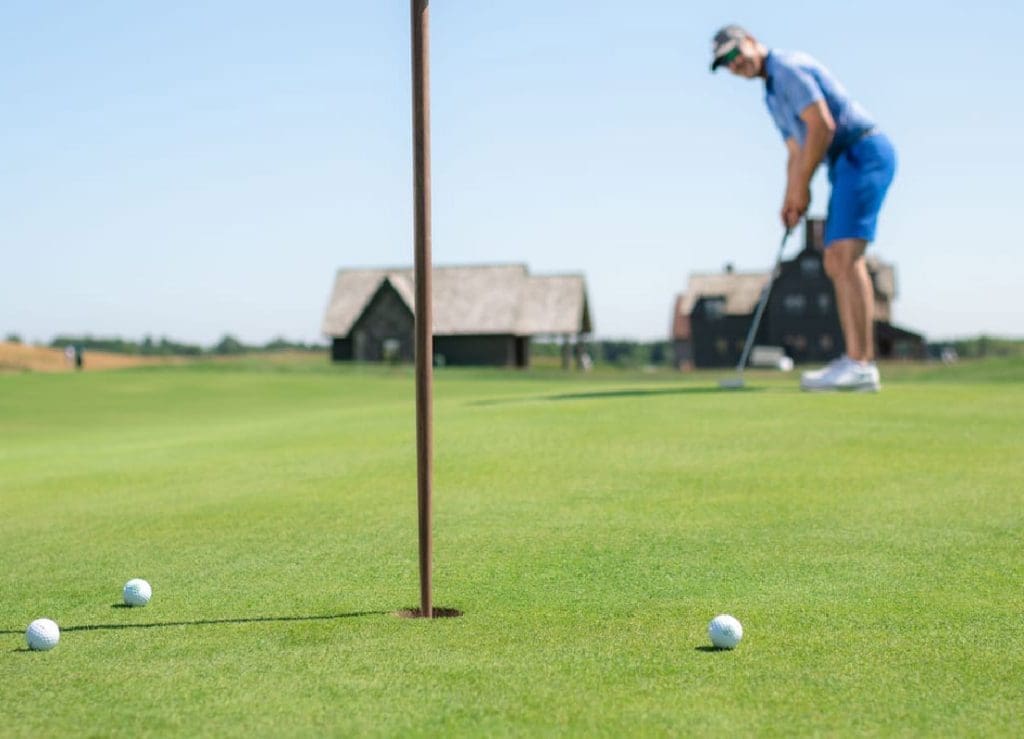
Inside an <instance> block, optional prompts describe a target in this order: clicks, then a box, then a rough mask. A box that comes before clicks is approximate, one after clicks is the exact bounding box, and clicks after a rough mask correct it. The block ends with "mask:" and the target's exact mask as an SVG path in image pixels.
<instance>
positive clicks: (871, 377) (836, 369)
mask: <svg viewBox="0 0 1024 739" xmlns="http://www.w3.org/2000/svg"><path fill="white" fill-rule="evenodd" d="M800 389H801V390H811V391H829V390H852V391H855V392H866V393H877V392H878V391H879V390H881V389H882V382H881V379H880V378H879V375H878V366H877V365H876V364H875V363H874V362H858V361H856V360H853V359H850V358H849V357H848V356H846V355H845V354H844V355H843V356H841V357H839V359H833V360H832V361H831V362H829V363H828V364H827V365H825V366H824V367H822V368H821V369H819V370H812V371H810V372H804V373H803V376H802V377H801V378H800Z"/></svg>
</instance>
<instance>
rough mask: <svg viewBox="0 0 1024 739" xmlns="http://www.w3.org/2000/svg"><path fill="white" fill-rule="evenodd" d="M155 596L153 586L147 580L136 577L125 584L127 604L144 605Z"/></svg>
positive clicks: (125, 600)
mask: <svg viewBox="0 0 1024 739" xmlns="http://www.w3.org/2000/svg"><path fill="white" fill-rule="evenodd" d="M152 597H153V588H151V587H150V586H149V583H148V582H146V581H145V580H140V579H139V578H135V579H134V580H129V581H128V582H126V583H125V584H124V604H125V605H126V606H138V607H141V606H144V605H146V604H147V603H149V599H150V598H152Z"/></svg>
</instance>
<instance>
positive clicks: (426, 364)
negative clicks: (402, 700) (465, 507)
mask: <svg viewBox="0 0 1024 739" xmlns="http://www.w3.org/2000/svg"><path fill="white" fill-rule="evenodd" d="M411 3H412V113H413V115H412V130H413V172H414V175H413V191H414V192H413V197H414V201H415V213H416V215H415V221H416V225H415V234H416V247H415V248H416V262H415V272H416V275H415V277H416V306H415V308H416V316H415V318H416V464H417V499H418V503H419V534H420V614H419V615H420V616H421V617H423V618H433V616H434V607H433V602H432V600H431V577H430V570H431V555H432V550H433V540H432V533H431V484H432V477H433V419H432V416H433V409H432V404H433V365H434V347H433V310H432V306H431V256H430V8H429V7H428V6H429V5H430V0H411Z"/></svg>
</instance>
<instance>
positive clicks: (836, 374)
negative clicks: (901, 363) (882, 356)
mask: <svg viewBox="0 0 1024 739" xmlns="http://www.w3.org/2000/svg"><path fill="white" fill-rule="evenodd" d="M712 44H713V47H712V48H713V54H714V59H713V62H712V64H711V71H712V72H713V71H715V70H716V69H718V68H719V67H723V66H724V67H727V68H728V69H729V71H730V72H732V73H733V74H735V75H737V76H739V77H746V78H747V79H755V78H761V79H763V80H764V87H765V103H766V104H767V105H768V111H769V113H771V116H772V118H773V119H774V121H775V125H776V126H778V129H779V131H780V132H781V133H782V138H783V140H784V141H785V142H786V149H788V150H789V162H788V164H787V166H786V194H785V197H784V198H783V202H782V214H781V215H782V222H783V223H784V224H785V226H786V228H793V227H794V226H796V225H797V223H799V222H800V219H801V218H802V217H803V216H804V214H805V213H806V212H807V207H808V206H809V205H810V202H811V187H810V186H811V178H812V177H813V176H814V171H815V170H816V169H817V168H818V165H819V164H821V162H822V161H827V162H828V179H829V182H830V183H831V185H832V194H831V197H830V198H829V203H828V217H827V218H826V221H825V257H824V262H825V272H826V273H827V274H828V276H829V278H830V279H831V280H832V285H833V286H834V287H835V292H836V306H837V308H838V309H839V322H840V324H841V325H842V329H843V338H844V340H845V342H846V353H845V354H844V355H843V356H841V357H840V358H839V359H836V360H833V361H832V362H830V363H829V364H828V365H827V366H825V367H823V368H822V369H819V370H814V371H811V372H805V373H804V374H803V377H802V379H801V381H800V387H801V388H803V389H804V390H862V391H871V392H877V391H878V390H880V389H881V387H882V385H881V382H880V380H879V376H878V367H877V365H876V364H875V337H874V315H875V294H874V288H873V286H872V284H871V276H870V275H869V274H868V268H867V264H866V263H865V261H864V251H865V250H866V249H867V245H868V244H869V243H870V242H871V241H873V240H874V238H875V226H876V224H877V222H878V211H879V210H880V209H881V207H882V201H883V200H884V199H885V193H886V191H887V190H888V189H889V184H890V183H891V182H892V178H893V175H894V174H895V171H896V153H895V151H894V150H893V147H892V143H891V142H890V141H889V139H888V138H887V137H886V136H885V135H884V134H883V133H881V132H880V131H879V130H878V128H877V126H876V124H875V121H874V119H873V118H872V117H871V116H870V115H869V114H868V112H867V111H866V110H864V108H862V107H861V106H860V105H859V104H857V102H856V101H854V100H853V99H852V98H851V97H850V96H849V94H848V93H847V92H846V90H845V89H844V88H843V86H842V85H841V84H840V83H839V82H838V81H837V80H836V78H835V77H833V76H832V74H831V73H830V72H829V71H828V70H827V69H826V68H825V67H824V66H822V65H821V63H820V62H818V61H817V60H815V59H813V58H812V57H810V56H808V55H807V54H803V53H800V52H790V51H780V50H777V49H773V50H770V51H769V50H768V49H767V48H766V47H765V46H764V45H763V44H762V43H761V42H759V41H758V40H757V39H756V38H754V37H753V36H751V35H750V34H749V33H748V32H747V31H746V30H744V29H743V28H741V27H739V26H726V27H725V28H723V29H721V30H720V31H719V32H718V33H716V34H715V36H714V39H713V41H712Z"/></svg>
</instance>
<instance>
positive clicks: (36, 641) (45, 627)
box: [25, 618, 60, 652]
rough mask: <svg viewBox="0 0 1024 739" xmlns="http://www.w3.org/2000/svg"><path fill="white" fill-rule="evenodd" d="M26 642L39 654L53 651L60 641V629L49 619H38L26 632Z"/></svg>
mask: <svg viewBox="0 0 1024 739" xmlns="http://www.w3.org/2000/svg"><path fill="white" fill-rule="evenodd" d="M25 641H27V642H28V648H29V649H34V650H35V651H37V652H45V651H47V650H50V649H53V648H54V647H55V646H57V642H59V641H60V627H58V626H57V624H56V623H55V622H53V621H51V620H50V619H48V618H37V619H36V620H35V621H33V622H32V623H30V624H29V625H28V629H26V630H25Z"/></svg>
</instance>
